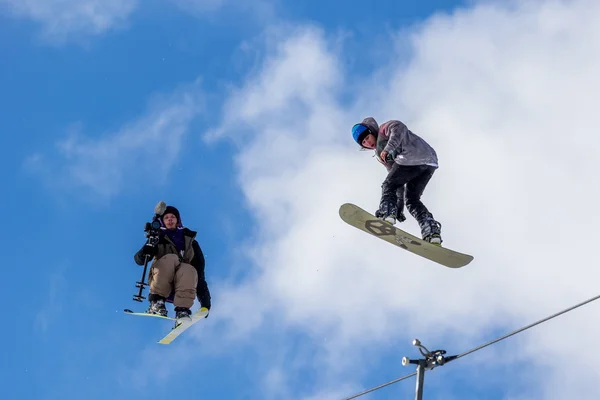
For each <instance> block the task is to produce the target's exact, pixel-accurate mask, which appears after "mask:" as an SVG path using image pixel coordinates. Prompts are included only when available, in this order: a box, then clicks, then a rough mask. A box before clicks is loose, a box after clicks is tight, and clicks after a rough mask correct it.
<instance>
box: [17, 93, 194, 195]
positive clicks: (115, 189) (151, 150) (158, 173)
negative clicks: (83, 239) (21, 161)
mask: <svg viewBox="0 0 600 400" xmlns="http://www.w3.org/2000/svg"><path fill="white" fill-rule="evenodd" d="M200 106H201V98H200V96H199V89H198V83H196V84H194V85H191V86H190V87H185V88H182V89H180V90H177V91H175V92H174V93H172V94H171V95H169V96H164V97H161V98H156V99H154V100H153V101H152V102H151V103H150V105H149V107H148V110H147V112H146V114H145V115H142V116H140V117H139V118H138V119H136V120H134V121H132V122H131V123H128V124H126V125H125V126H123V127H121V128H120V129H118V130H116V131H114V132H108V133H106V134H104V135H102V136H95V135H94V136H91V135H84V134H81V129H80V128H79V127H77V128H76V129H72V130H71V132H70V133H69V135H68V136H67V137H66V138H65V139H63V140H61V141H59V142H57V144H56V146H57V149H58V154H59V155H60V156H61V157H62V159H60V161H59V162H60V164H61V167H60V168H59V170H58V171H57V172H52V173H49V170H50V169H51V166H50V163H51V162H52V161H54V160H48V158H49V157H48V156H41V155H39V154H34V155H32V156H31V157H30V158H29V159H28V160H27V166H28V167H29V168H30V169H32V170H34V171H36V172H38V173H40V174H41V176H42V177H43V178H44V179H45V181H47V182H52V183H54V184H58V183H60V185H61V186H68V187H76V188H84V189H86V190H87V191H89V193H91V194H92V195H93V196H94V197H97V198H102V199H108V198H111V197H113V196H115V195H116V194H118V193H119V192H120V191H121V190H122V188H123V187H124V186H125V185H126V184H127V183H128V182H130V181H131V180H134V179H135V180H136V181H138V182H141V181H144V180H148V181H151V182H160V181H161V180H164V179H165V178H166V177H167V175H168V173H169V171H170V170H171V168H172V167H173V165H174V164H175V163H176V162H177V157H178V155H179V153H180V150H181V145H182V140H183V139H184V137H185V135H186V134H187V133H188V132H189V128H190V124H191V122H192V121H193V119H194V118H195V117H196V116H197V115H198V113H199V112H200ZM148 177H151V179H149V178H148Z"/></svg>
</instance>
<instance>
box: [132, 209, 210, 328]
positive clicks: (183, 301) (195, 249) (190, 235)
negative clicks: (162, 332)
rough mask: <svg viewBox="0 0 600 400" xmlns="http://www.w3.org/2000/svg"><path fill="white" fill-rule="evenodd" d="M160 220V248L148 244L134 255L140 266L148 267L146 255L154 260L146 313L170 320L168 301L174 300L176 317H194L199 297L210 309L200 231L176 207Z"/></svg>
mask: <svg viewBox="0 0 600 400" xmlns="http://www.w3.org/2000/svg"><path fill="white" fill-rule="evenodd" d="M159 221H160V223H161V225H162V226H161V228H160V231H159V241H158V243H157V245H156V246H149V245H148V243H146V244H144V246H143V247H142V248H141V249H140V250H139V251H138V252H137V253H136V254H135V256H134V260H135V263H136V264H138V265H144V259H145V256H146V254H148V255H149V256H150V257H153V258H154V259H153V262H152V266H151V268H150V272H149V274H148V284H149V285H150V294H149V295H148V301H149V302H150V306H149V307H148V310H147V311H146V312H147V313H149V314H158V315H162V316H165V317H166V316H167V309H166V307H165V301H167V299H169V300H170V299H171V298H172V301H173V305H174V306H175V313H176V316H175V317H176V318H178V319H179V318H185V317H190V315H191V310H190V309H191V307H192V306H193V305H194V299H195V298H196V297H197V298H198V301H199V302H200V304H201V306H202V307H206V308H207V309H209V310H210V306H211V301H210V300H211V299H210V292H209V290H208V284H207V282H206V278H205V275H204V266H205V260H204V254H203V253H202V249H201V248H200V245H199V244H198V242H197V241H196V234H197V232H195V231H192V230H190V229H188V228H186V227H184V226H183V224H182V222H181V216H180V214H179V210H177V208H175V207H173V206H167V207H166V209H165V211H164V213H163V214H162V216H159ZM207 317H208V315H207Z"/></svg>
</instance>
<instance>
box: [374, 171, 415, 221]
mask: <svg viewBox="0 0 600 400" xmlns="http://www.w3.org/2000/svg"><path fill="white" fill-rule="evenodd" d="M418 172H419V171H418V169H417V167H414V166H404V165H399V164H396V163H394V165H393V166H392V168H391V169H390V172H388V175H387V177H386V178H385V180H384V181H383V183H382V184H381V201H380V202H379V210H377V211H376V212H375V216H376V217H378V218H383V219H384V220H386V221H388V222H390V223H391V224H392V225H393V224H395V223H396V219H399V220H400V222H402V221H403V220H404V219H406V218H404V214H400V213H402V208H399V206H400V205H403V204H404V202H403V195H402V194H403V191H404V185H405V184H406V182H408V181H409V180H411V179H412V178H414V177H415V176H416V175H417V174H418ZM400 215H401V216H400Z"/></svg>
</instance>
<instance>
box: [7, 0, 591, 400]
mask: <svg viewBox="0 0 600 400" xmlns="http://www.w3.org/2000/svg"><path fill="white" fill-rule="evenodd" d="M69 3H70V2H69V1H67V2H44V1H42V0H29V1H16V0H0V54H2V59H3V62H2V63H1V67H0V87H1V88H2V90H0V109H1V110H2V112H1V113H0V130H1V135H0V137H1V139H0V140H1V143H2V147H3V149H5V151H4V155H3V157H2V159H1V161H0V162H1V163H2V172H1V173H0V174H1V177H2V182H3V186H4V187H5V190H4V191H3V193H4V195H3V200H2V204H3V207H4V209H5V210H6V211H5V214H4V223H5V226H7V227H11V228H10V229H6V230H5V235H4V236H3V241H4V249H5V255H4V259H5V265H4V271H6V275H5V277H4V280H3V282H4V283H3V285H2V286H1V287H2V291H3V293H4V294H5V299H6V302H5V311H6V317H10V318H6V319H5V321H6V323H5V324H4V325H3V326H4V329H3V330H2V333H0V338H1V339H2V341H3V343H5V347H4V350H3V357H2V358H3V363H2V371H1V374H0V376H2V378H3V379H2V385H0V397H2V398H6V399H11V400H12V399H44V400H46V399H48V400H52V399H62V400H67V399H80V398H86V399H90V400H91V399H104V398H112V399H137V398H140V399H141V398H147V397H148V396H153V397H158V398H167V397H168V398H172V397H178V396H190V391H191V393H192V395H193V396H194V397H201V398H206V399H221V398H222V399H306V400H311V399H314V400H316V399H319V400H320V399H323V400H328V399H341V398H344V397H346V396H350V395H353V394H354V393H357V392H360V391H362V390H365V389H368V388H370V387H372V386H376V385H379V384H382V383H385V382H387V381H389V380H392V379H395V378H397V377H399V376H401V375H405V374H408V373H411V372H413V369H412V367H402V365H401V359H402V357H403V356H410V357H416V356H417V355H418V353H417V351H416V349H415V348H413V347H412V346H411V342H412V339H414V338H415V337H418V338H419V339H421V340H422V341H423V343H424V344H425V345H426V346H428V347H432V348H440V347H442V348H445V349H446V350H448V352H449V353H450V354H453V353H460V352H462V351H465V350H468V349H469V348H471V347H474V346H476V345H478V344H480V343H482V342H485V341H488V340H491V339H493V338H494V337H496V336H497V335H501V334H503V333H505V332H507V331H511V330H513V329H516V328H518V327H520V326H521V325H524V324H527V323H529V322H531V321H533V320H536V319H539V318H542V317H544V316H545V315H547V314H550V313H553V312H556V311H558V310H560V309H562V308H565V307H568V306H570V305H571V304H573V303H574V302H578V301H581V300H584V299H586V298H588V297H591V296H592V295H595V294H596V293H595V292H594V291H595V289H596V287H595V285H594V283H593V282H594V278H598V277H600V274H599V273H597V272H590V271H589V270H588V269H587V267H586V266H585V261H586V258H585V253H586V249H588V248H589V246H593V245H594V243H593V242H592V240H593V239H592V238H582V239H581V238H580V240H581V242H578V243H576V244H572V248H556V247H553V246H551V247H550V248H551V249H552V251H548V248H549V243H548V241H547V240H545V239H544V238H543V237H541V238H536V237H534V238H532V236H535V232H537V231H538V230H542V231H546V232H548V231H550V230H551V229H553V230H555V231H558V232H559V233H560V234H565V233H564V232H581V229H587V227H588V226H589V224H591V225H592V226H594V224H593V223H594V222H595V221H597V222H600V217H599V216H598V214H597V213H596V212H595V209H594V208H593V207H592V205H594V204H596V203H595V202H597V200H599V199H598V197H599V196H598V191H597V189H595V188H590V186H589V182H590V180H591V179H594V178H595V176H596V175H595V172H594V171H595V170H596V166H595V165H594V163H593V160H595V158H596V157H597V154H596V153H595V151H594V148H595V146H594V145H593V144H595V143H597V139H596V138H595V137H593V136H592V134H591V133H590V132H592V131H593V129H590V128H593V127H595V126H597V123H598V122H600V121H598V117H597V113H596V112H595V108H594V107H595V106H594V104H598V100H600V99H598V95H597V94H596V93H600V91H597V90H595V89H599V88H598V86H599V85H600V84H599V83H598V80H597V77H596V72H595V71H597V69H596V67H598V66H600V59H599V58H598V56H597V55H595V54H598V52H597V51H596V52H595V53H594V51H595V50H594V49H596V50H598V49H600V43H599V42H600V41H599V40H598V39H597V38H598V37H600V31H599V30H598V28H597V27H596V24H595V22H594V21H596V20H597V17H598V16H599V15H600V8H599V7H598V6H597V5H595V4H593V3H591V4H590V3H589V2H586V1H583V0H582V1H573V2H571V3H565V4H562V3H561V4H558V3H552V2H545V1H541V0H540V1H535V2H531V3H528V4H526V5H523V4H521V5H519V4H511V5H506V4H503V3H494V2H485V4H484V3H481V4H479V3H476V2H468V3H466V2H454V1H424V2H417V1H415V2H410V3H407V2H405V3H403V4H402V6H400V5H399V3H398V2H394V1H381V2H378V3H377V4H375V5H373V6H368V5H367V3H366V2H359V1H350V2H341V1H327V0H326V1H319V2H316V1H307V2H304V3H301V2H295V3H294V4H292V3H291V2H288V4H286V3H284V2H275V1H270V0H261V1H257V2H256V3H255V4H253V6H252V7H250V6H247V5H243V4H242V5H240V4H239V2H235V1H233V0H223V1H220V2H219V1H212V2H211V1H202V0H197V1H194V0H171V1H165V2H144V3H143V4H142V2H141V1H135V0H129V1H117V0H115V1H106V2H97V1H94V0H79V1H75V0H73V2H72V4H69ZM211 4H212V5H211ZM86 5H87V6H89V7H88V8H85V7H84V6H86ZM89 10H93V12H90V11H89ZM583 42H585V43H586V46H582V45H581V43H583ZM557 54H558V55H559V57H557ZM574 95H576V96H577V97H575V96H574ZM574 98H577V99H578V101H577V102H574V100H572V99H574ZM367 115H374V116H376V117H377V118H378V120H380V121H384V120H386V119H391V118H394V119H401V120H403V121H405V122H407V123H408V124H409V125H410V127H414V128H413V129H414V130H415V131H416V132H419V133H421V132H423V135H424V136H426V138H427V140H428V141H430V142H431V143H432V144H433V145H434V147H435V148H436V149H438V153H439V154H440V156H441V157H440V160H441V168H440V171H439V172H437V173H436V176H435V178H434V180H433V181H432V185H431V188H430V189H428V191H427V192H426V194H425V198H426V199H427V203H426V204H429V205H430V206H431V207H432V209H435V210H436V211H435V212H434V213H435V214H436V215H439V216H440V218H441V219H442V220H443V229H444V234H445V235H447V236H446V239H445V241H446V242H447V245H448V246H450V247H452V248H456V249H457V250H462V251H465V252H469V253H472V254H474V255H475V257H476V259H475V262H474V263H473V265H472V266H469V267H467V268H464V269H463V270H460V271H451V270H446V269H440V268H439V267H436V266H435V265H433V264H431V263H428V262H427V261H425V260H421V259H418V258H416V257H413V256H411V255H409V254H405V253H399V252H398V251H397V249H395V248H390V247H391V246H388V245H386V244H383V243H380V242H377V241H375V240H370V239H366V238H365V237H364V236H363V234H362V233H359V232H355V231H354V230H352V229H351V228H350V227H348V226H347V225H345V224H343V223H341V222H340V220H339V217H338V216H337V208H338V207H339V205H340V204H342V203H343V202H354V203H356V204H359V205H361V206H364V207H365V208H367V209H370V210H374V207H375V206H376V204H377V202H378V196H379V190H380V184H381V181H382V180H383V178H384V177H385V175H384V171H383V170H382V169H381V168H380V166H379V165H378V164H377V163H376V162H374V161H373V160H372V159H371V157H370V155H367V154H366V153H363V152H357V151H356V146H355V145H354V144H353V143H352V141H351V137H350V127H351V126H352V125H353V123H355V122H357V121H359V120H361V119H362V118H364V117H365V116H367ZM565 131H568V132H569V133H570V135H571V136H570V139H569V140H565V137H564V132H565ZM590 143H592V145H590ZM557 148H559V149H561V156H560V157H559V158H557V157H555V156H556V149H557ZM482 165H485V167H481V166H482ZM474 166H477V167H474ZM524 166H528V168H530V169H526V168H524ZM524 171H527V172H526V173H524ZM529 171H532V172H531V174H534V175H535V176H536V179H532V178H531V176H530V174H529ZM557 181H560V182H569V185H570V186H569V187H570V193H571V195H572V196H573V197H574V198H578V199H581V200H579V201H580V202H581V207H586V206H589V208H588V210H589V211H587V212H586V213H585V214H586V215H587V218H588V219H589V220H588V221H581V220H580V219H577V218H576V220H574V219H571V217H572V214H570V213H571V210H569V211H565V213H566V214H565V215H564V219H563V216H562V214H561V216H560V217H558V216H556V209H559V208H560V207H561V206H563V205H564V202H563V200H564V198H563V197H562V196H557V194H556V182H557ZM507 193H510V194H511V195H510V196H506V194H507ZM456 194H460V195H459V196H457V195H456ZM513 194H516V195H513ZM558 197H560V198H558ZM160 200H164V201H166V202H167V203H168V204H172V205H175V206H176V207H178V209H179V210H180V212H181V215H182V219H183V223H184V224H185V225H186V226H188V227H189V228H191V229H193V230H197V231H198V241H199V243H200V245H201V247H202V248H203V250H204V253H205V256H206V261H207V264H206V275H207V279H208V283H209V287H210V289H211V294H212V301H213V310H212V312H211V315H210V317H209V318H208V319H207V320H205V321H202V323H200V324H198V325H197V326H195V327H194V328H193V329H192V330H190V331H188V332H186V334H185V336H183V337H181V338H180V339H178V340H177V341H176V342H175V343H173V344H172V345H169V346H160V345H158V344H155V342H156V340H158V339H159V338H160V337H162V336H163V335H164V334H165V333H166V332H168V330H169V328H170V326H169V323H168V322H165V321H161V320H158V319H143V318H134V317H130V316H126V315H124V314H123V312H122V310H123V309H124V308H131V309H135V310H143V309H145V307H146V303H143V304H142V303H137V302H134V301H133V300H132V296H133V294H134V293H136V292H137V289H136V288H135V286H134V285H135V282H136V281H137V280H138V279H139V278H140V275H141V267H139V266H137V265H135V263H134V262H133V254H134V253H135V252H136V251H137V250H138V249H139V248H140V246H141V245H142V244H143V243H144V240H145V238H144V233H143V227H144V223H145V222H146V221H149V220H150V218H151V217H152V212H153V208H154V206H155V204H156V203H157V202H158V201H160ZM548 215H553V216H554V217H552V218H550V220H548V218H547V216H548ZM557 219H559V220H558V221H557ZM481 225H483V226H484V227H483V228H481ZM405 228H406V229H407V230H410V231H412V232H418V230H417V229H418V228H417V226H416V224H415V222H414V221H407V223H406V225H405ZM482 231H483V232H485V233H486V235H482ZM509 233H512V236H509ZM507 248H511V249H512V251H506V249H507ZM564 265H570V269H569V270H568V271H567V270H566V269H565V268H564ZM590 274H592V275H590ZM540 276H544V277H546V279H547V281H546V283H544V284H540ZM581 276H585V277H589V279H584V282H581V278H580V277H581ZM432 282H436V283H437V282H441V284H443V286H444V287H445V288H446V289H445V291H442V293H443V294H442V295H439V294H438V295H431V293H432V288H431V283H432ZM144 293H145V294H146V295H147V293H148V291H147V289H146V290H145V292H144ZM423 293H427V295H426V296H424V297H425V299H423ZM524 304H526V305H528V307H524V306H523V305H524ZM196 306H197V303H196ZM589 307H590V308H591V307H594V306H593V305H590V306H589ZM591 312H592V310H578V311H577V312H576V313H573V315H569V316H565V317H564V318H563V319H562V320H561V322H552V323H549V324H548V325H547V326H544V327H543V328H540V327H538V328H536V330H535V331H532V333H527V334H524V335H522V336H519V338H512V339H509V340H510V342H509V341H507V342H506V343H504V342H503V343H501V344H498V345H496V346H495V347H494V348H489V349H486V350H483V351H481V352H479V353H476V354H473V355H470V356H469V357H468V358H465V359H462V360H459V361H456V362H455V363H453V364H452V366H447V367H444V368H440V369H437V370H435V372H432V373H428V375H427V376H426V396H425V398H428V399H437V398H439V399H459V398H460V399H469V398H473V399H475V398H483V397H485V398H486V399H508V398H535V399H537V398H540V399H541V398H545V399H550V398H557V399H558V398H561V396H562V395H564V394H565V393H571V392H569V390H570V388H572V387H573V386H574V385H575V386H577V387H578V388H580V389H579V390H580V391H581V392H580V393H579V394H578V396H577V398H594V394H595V393H594V392H595V390H594V382H596V381H597V376H596V375H595V374H596V373H595V372H593V371H594V369H593V368H590V370H591V372H587V373H583V374H581V375H576V374H575V373H574V372H573V371H571V367H570V366H569V365H567V363H566V360H568V359H569V357H571V356H572V353H571V351H573V350H574V349H575V348H574V345H573V344H569V330H565V329H563V328H564V326H565V325H568V326H570V327H574V329H576V331H577V332H579V336H578V337H577V343H579V344H583V345H584V344H586V343H589V344H592V343H594V341H595V338H596V337H597V334H600V324H598V323H596V322H593V323H591V322H590V321H589V315H591V314H590V313H591ZM586 316H587V317H586ZM578 327H579V328H583V327H585V328H586V329H578ZM540 353H543V354H547V358H535V357H536V356H538V355H539V354H540ZM599 355H600V354H599ZM591 359H593V357H591ZM591 365H594V364H591ZM523 366H529V367H530V369H527V372H525V373H524V372H523V368H524V367H523ZM515 369H516V370H515ZM414 384H415V381H414V378H410V379H408V380H407V381H405V382H402V383H397V384H395V385H393V386H390V387H387V388H384V389H382V390H379V391H377V392H374V393H372V394H370V395H367V396H364V397H363V398H365V399H376V400H378V399H388V398H410V397H411V396H413V391H414ZM587 395H589V396H590V397H586V396H587ZM553 396H554V397H553Z"/></svg>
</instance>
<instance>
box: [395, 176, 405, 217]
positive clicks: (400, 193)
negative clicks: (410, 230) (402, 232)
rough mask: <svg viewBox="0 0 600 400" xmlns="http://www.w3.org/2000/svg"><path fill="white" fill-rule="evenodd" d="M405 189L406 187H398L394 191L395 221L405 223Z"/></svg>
mask: <svg viewBox="0 0 600 400" xmlns="http://www.w3.org/2000/svg"><path fill="white" fill-rule="evenodd" d="M405 189H406V185H402V186H400V187H399V188H398V189H396V210H397V212H396V219H397V220H398V222H404V221H406V217H405V216H404V191H405Z"/></svg>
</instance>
